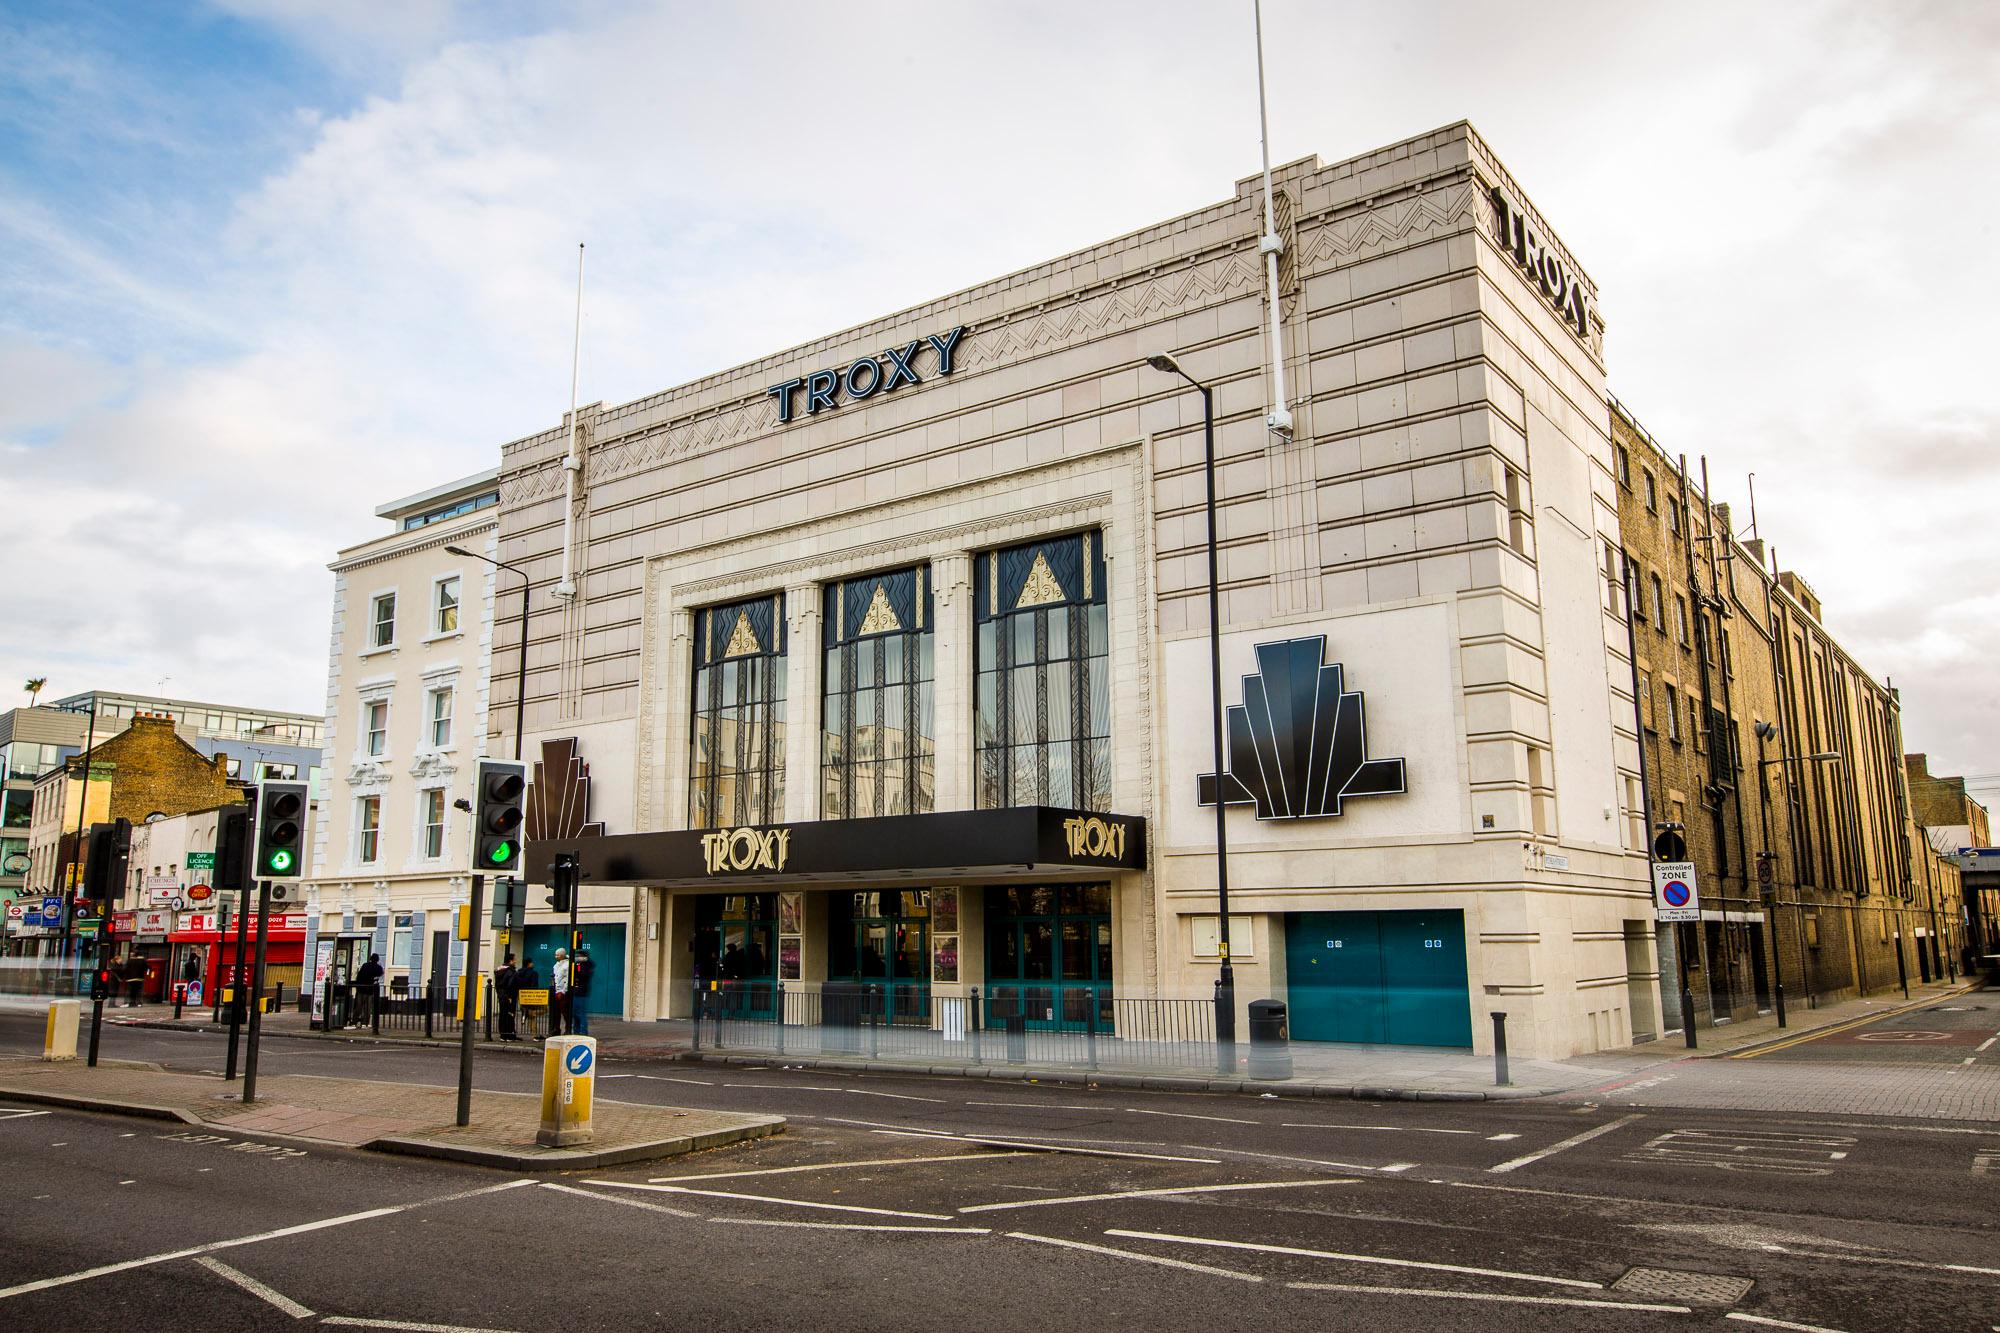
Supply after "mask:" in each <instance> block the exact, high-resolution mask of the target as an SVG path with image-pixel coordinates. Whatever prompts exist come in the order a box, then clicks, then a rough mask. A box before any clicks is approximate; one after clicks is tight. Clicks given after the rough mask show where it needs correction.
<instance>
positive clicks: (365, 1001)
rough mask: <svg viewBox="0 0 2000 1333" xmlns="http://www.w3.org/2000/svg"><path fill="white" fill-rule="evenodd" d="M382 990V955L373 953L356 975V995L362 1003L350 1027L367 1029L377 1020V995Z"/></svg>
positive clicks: (355, 1011) (358, 1006)
mask: <svg viewBox="0 0 2000 1333" xmlns="http://www.w3.org/2000/svg"><path fill="white" fill-rule="evenodd" d="M381 988H382V955H381V954H379V953H371V954H369V955H368V961H367V962H365V963H363V964H362V965H361V970H360V971H358V972H356V973H355V974H354V995H355V998H356V999H357V1000H359V1001H360V1003H358V1004H357V1005H355V1007H354V1021H353V1022H352V1023H349V1024H348V1026H349V1027H366V1026H368V1025H369V1024H370V1023H372V1022H374V1020H375V994H376V992H377V991H379V990H380V989H381Z"/></svg>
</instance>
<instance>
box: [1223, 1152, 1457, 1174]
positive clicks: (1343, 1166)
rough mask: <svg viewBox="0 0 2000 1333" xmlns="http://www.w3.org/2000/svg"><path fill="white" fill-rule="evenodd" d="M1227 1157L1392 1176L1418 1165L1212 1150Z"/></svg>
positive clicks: (1412, 1163)
mask: <svg viewBox="0 0 2000 1333" xmlns="http://www.w3.org/2000/svg"><path fill="white" fill-rule="evenodd" d="M1210 1151H1211V1152H1219V1153H1222V1154H1224V1155H1226V1156H1229V1157H1254V1158H1256V1159H1257V1160H1258V1161H1260V1162H1299V1163H1302V1164H1304V1165H1306V1166H1330V1167H1332V1168H1333V1169H1334V1170H1336V1171H1375V1172H1379V1173H1381V1174H1383V1175H1394V1174H1396V1173H1397V1172H1398V1171H1410V1170H1413V1169H1415V1168H1416V1167H1417V1166H1418V1165H1419V1163H1416V1162H1391V1163H1389V1165H1387V1166H1363V1165H1361V1164H1360V1163H1358V1162H1329V1161H1327V1160H1326V1159H1325V1158H1323V1157H1287V1156H1285V1155H1284V1154H1283V1153H1275V1152H1251V1151H1250V1150H1249V1149H1248V1148H1212V1149H1210Z"/></svg>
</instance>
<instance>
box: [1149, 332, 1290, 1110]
mask: <svg viewBox="0 0 2000 1333" xmlns="http://www.w3.org/2000/svg"><path fill="white" fill-rule="evenodd" d="M1146 364H1147V365H1149V366H1151V367H1152V368H1153V369H1155V370H1163V371H1165V372H1167V373H1168V374H1170V375H1179V376H1180V377H1181V378H1182V379H1184V380H1186V381H1187V382H1188V383H1189V384H1191V385H1193V386H1194V387H1195V389H1196V390H1198V391H1199V392H1200V394H1201V434H1202V452H1203V456H1204V460H1205V461H1204V466H1205V469H1206V474H1207V478H1208V688H1209V727H1210V731H1211V736H1212V739H1213V742H1214V750H1215V897H1216V909H1217V910H1218V911H1219V912H1220V913H1221V916H1220V919H1219V922H1218V929H1217V949H1218V951H1219V952H1220V953H1221V955H1222V971H1221V973H1220V974H1219V975H1218V976H1217V977H1216V981H1215V1046H1216V1064H1217V1065H1218V1066H1219V1067H1220V1068H1221V1069H1222V1070H1223V1072H1224V1073H1234V1072H1235V1070H1236V969H1235V966H1234V964H1232V963H1231V961H1230V956H1229V825H1228V819H1227V816H1228V811H1229V805H1228V802H1227V801H1226V800H1225V799H1224V797H1225V796H1226V795H1227V793H1226V792H1225V791H1224V789H1223V773H1224V771H1225V770H1224V768H1223V764H1222V607H1221V602H1222V597H1221V592H1220V583H1219V580H1218V576H1217V573H1216V556H1215V394H1214V392H1213V391H1212V390H1211V389H1210V388H1209V387H1208V386H1207V385H1206V384H1203V383H1202V382H1201V381H1200V380H1198V379H1196V378H1195V377H1194V376H1192V375H1190V374H1188V373H1187V372H1186V371H1185V370H1183V369H1181V363H1180V362H1179V361H1176V360H1175V359H1174V358H1173V357H1172V356H1171V355H1169V354H1168V353H1166V352H1156V353H1155V354H1153V355H1152V356H1149V357H1147V358H1146ZM1281 407H1282V404H1281Z"/></svg>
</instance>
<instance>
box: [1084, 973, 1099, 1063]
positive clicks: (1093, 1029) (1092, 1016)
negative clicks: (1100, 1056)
mask: <svg viewBox="0 0 2000 1333" xmlns="http://www.w3.org/2000/svg"><path fill="white" fill-rule="evenodd" d="M1084 994H1085V995H1087V996H1089V997H1090V1004H1089V1005H1088V1006H1087V1007H1086V1009H1085V1011H1084V1016H1083V1046H1084V1052H1085V1054H1087V1055H1088V1056H1089V1057H1090V1067H1091V1070H1092V1071H1093V1072H1094V1071H1095V1070H1096V1069H1097V992H1096V991H1095V990H1087V991H1085V992H1084Z"/></svg>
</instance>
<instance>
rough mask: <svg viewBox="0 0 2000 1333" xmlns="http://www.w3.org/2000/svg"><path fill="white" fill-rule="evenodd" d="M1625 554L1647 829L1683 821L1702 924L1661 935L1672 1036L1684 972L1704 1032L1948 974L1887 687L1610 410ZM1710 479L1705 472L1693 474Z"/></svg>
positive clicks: (1612, 568)
mask: <svg viewBox="0 0 2000 1333" xmlns="http://www.w3.org/2000/svg"><path fill="white" fill-rule="evenodd" d="M1611 422H1612V443H1613V451H1614V458H1615V466H1616V472H1617V478H1618V483H1619V484H1618V512H1619V528H1620V531H1621V533H1622V534H1623V541H1624V550H1623V552H1622V556H1623V559H1621V558H1620V555H1621V553H1620V552H1618V551H1614V550H1612V549H1611V548H1610V547H1608V546H1607V547H1606V549H1605V550H1604V552H1603V559H1604V568H1605V570H1606V573H1607V577H1608V578H1610V579H1612V580H1614V581H1616V580H1619V579H1621V578H1622V579H1623V580H1624V582H1625V586H1626V588H1627V589H1628V590H1629V592H1628V596H1629V600H1630V603H1631V605H1630V613H1631V614H1630V618H1629V625H1630V632H1631V641H1632V645H1633V661H1634V682H1635V683H1634V688H1635V693H1636V696H1637V698H1638V703H1639V715H1640V721H1641V728H1642V732H1643V735H1644V753H1645V759H1646V779H1647V787H1648V792H1649V797H1650V808H1651V821H1650V822H1651V823H1652V824H1653V825H1654V826H1655V827H1658V826H1660V825H1662V824H1677V825H1680V826H1682V828H1683V830H1684V836H1685V838H1686V841H1687V845H1688V854H1689V857H1690V859H1692V860H1693V861H1694V862H1695V865H1696V867H1697V875H1698V877H1699V882H1700V886H1701V897H1702V905H1703V909H1704V911H1703V917H1704V919H1703V920H1702V922H1701V923H1700V925H1699V928H1698V929H1697V928H1693V927H1686V926H1684V927H1681V928H1680V929H1679V931H1678V932H1677V931H1676V930H1675V929H1674V928H1672V927H1661V928H1660V937H1659V938H1660V959H1661V977H1662V985H1661V990H1662V1007H1663V1013H1664V1017H1665V1022H1664V1026H1665V1027H1666V1028H1668V1029H1674V1028H1678V1027H1679V1026H1680V1024H1681V1012H1680V1011H1681V1005H1680V997H1679V996H1678V995H1677V994H1676V993H1675V992H1676V990H1677V989H1678V987H1677V986H1676V984H1675V982H1676V981H1677V980H1678V979H1679V975H1680V968H1681V965H1682V960H1683V958H1685V962H1686V968H1687V973H1686V981H1687V986H1688V989H1689V991H1690V992H1691V993H1692V998H1693V1005H1694V1011H1695V1021H1696V1023H1697V1024H1698V1025H1706V1024H1709V1023H1712V1022H1726V1021H1730V1020H1733V1019H1740V1018H1744V1017H1748V1016H1750V1015H1752V1014H1755V1013H1757V1012H1759V1011H1761V1010H1765V1009H1768V1008H1771V1007H1772V1006H1773V1005H1774V1004H1775V1002H1776V992H1777V988H1778V987H1779V985H1780V984H1782V986H1783V987H1784V989H1785V990H1786V992H1787V993H1788V994H1789V996H1790V997H1791V999H1792V1000H1793V1001H1794V1002H1797V1001H1798V1000H1799V999H1801V997H1802V996H1804V997H1810V998H1811V999H1841V998H1847V997H1851V996H1856V995H1865V994H1869V993H1871V992H1875V991H1880V990H1883V989H1886V988H1889V987H1892V986H1896V985H1898V984H1899V982H1900V980H1901V979H1902V978H1903V977H1904V976H1905V975H1907V976H1908V977H1909V978H1910V979H1912V980H1920V979H1927V978H1928V977H1930V976H1931V975H1933V974H1934V972H1935V971H1936V969H1937V968H1939V967H1940V966H1943V967H1944V968H1945V969H1946V970H1947V971H1948V970H1949V969H1950V968H1951V967H1953V966H1955V958H1956V946H1955V945H1952V944H1950V943H1948V942H1945V941H1940V939H1939V938H1938V937H1939V935H1940V934H1941V933H1943V934H1946V935H1947V936H1949V935H1950V933H1951V932H1952V931H1954V930H1955V929H1956V923H1957V922H1958V921H1959V919H1960V918H1959V915H1958V914H1957V913H1956V912H1955V911H1954V910H1953V909H1952V906H1951V904H1952V902H1954V901H1955V899H1956V884H1955V881H1954V877H1953V875H1952V873H1951V870H1950V869H1949V868H1947V867H1945V866H1943V865H1942V864H1940V863H1939V862H1940V858H1938V857H1937V856H1936V855H1935V854H1934V853H1933V852H1932V849H1931V847H1930V844H1929V842H1928V841H1927V840H1926V839H1925V837H1924V836H1923V833H1922V830H1921V829H1920V827H1919V825H1918V823H1917V821H1916V819H1915V817H1914V814H1913V810H1912V807H1911V804H1910V793H1909V788H1908V785H1907V783H1906V780H1905V773H1904V766H1903V758H1902V756H1903V747H1902V720H1901V710H1900V705H1899V703H1898V700H1897V696H1896V692H1895V690H1894V689H1893V688H1891V687H1889V686H1888V685H1887V684H1885V683H1878V682H1877V681H1876V680H1875V679H1874V678H1873V677H1871V676H1870V675H1869V674H1868V672H1867V671H1866V670H1865V669H1864V668H1863V667H1862V666H1861V665H1860V664H1859V663H1858V662H1856V661H1855V660H1854V659H1853V657H1852V656H1850V655H1849V654H1848V653H1847V652H1846V650H1845V649H1844V648H1842V646H1841V645H1840V643H1839V642H1838V641H1837V640H1836V639H1834V637H1833V636H1832V635H1831V634H1830V633H1829V632H1828V631H1827V629H1826V627H1825V625H1824V624H1823V623H1822V620H1821V607H1820V602H1819V598H1818V597H1817V596H1816V595H1815V594H1814V593H1813V591H1812V589H1811V587H1810V586H1809V585H1808V584H1807V583H1806V582H1805V580H1804V579H1802V578H1800V577H1799V576H1798V575H1797V574H1795V573H1792V572H1790V571H1781V570H1780V569H1779V568H1778V565H1777V560H1776V553H1775V551H1773V550H1770V549H1769V548H1767V546H1766V544H1765V543H1764V541H1763V540H1762V539H1761V538H1757V537H1749V538H1743V537H1739V536H1738V535H1737V534H1736V533H1735V531H1734V530H1733V527H1732V524H1731V517H1730V512H1729V507H1728V506H1727V505H1725V504H1717V503H1714V502H1712V500H1711V498H1710V497H1709V495H1708V494H1707V493H1706V492H1705V490H1704V489H1703V488H1702V487H1701V486H1699V485H1697V484H1696V481H1695V480H1694V478H1692V477H1690V476H1689V475H1688V470H1687V465H1686V461H1685V458H1684V456H1683V457H1678V458H1677V457H1672V456H1669V455H1668V454H1667V452H1666V451H1665V450H1664V449H1663V448H1662V447H1661V446H1660V445H1659V444H1657V443H1656V442H1655V441H1654V440H1653V438H1652V437H1651V436H1650V435H1648V434H1647V433H1646V431H1645V429H1644V428H1643V427H1642V426H1640V425H1639V423H1638V422H1637V420H1636V419H1635V418H1634V417H1633V416H1632V415H1631V414H1630V413H1629V412H1628V411H1626V410H1625V408H1624V407H1623V405H1622V404H1618V403H1616V402H1614V403H1613V405H1612V417H1611ZM1703 466H1704V467H1705V464H1704V465H1703Z"/></svg>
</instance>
